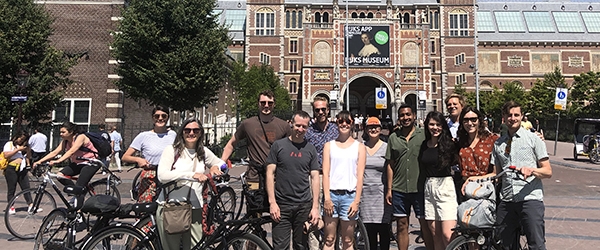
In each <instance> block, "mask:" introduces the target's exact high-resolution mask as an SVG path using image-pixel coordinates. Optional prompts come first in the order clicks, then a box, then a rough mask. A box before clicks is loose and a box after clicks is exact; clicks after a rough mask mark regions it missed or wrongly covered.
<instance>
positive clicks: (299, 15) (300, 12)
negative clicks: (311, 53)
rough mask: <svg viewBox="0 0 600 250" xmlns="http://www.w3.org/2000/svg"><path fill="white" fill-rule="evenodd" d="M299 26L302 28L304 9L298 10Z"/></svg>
mask: <svg viewBox="0 0 600 250" xmlns="http://www.w3.org/2000/svg"><path fill="white" fill-rule="evenodd" d="M298 28H302V11H298Z"/></svg>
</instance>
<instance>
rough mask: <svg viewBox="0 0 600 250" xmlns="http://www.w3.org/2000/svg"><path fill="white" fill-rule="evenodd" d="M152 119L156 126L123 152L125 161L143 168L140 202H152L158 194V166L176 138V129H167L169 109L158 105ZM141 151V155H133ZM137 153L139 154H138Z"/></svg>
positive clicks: (139, 136)
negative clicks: (165, 150) (163, 153)
mask: <svg viewBox="0 0 600 250" xmlns="http://www.w3.org/2000/svg"><path fill="white" fill-rule="evenodd" d="M152 119H153V120H154V128H153V129H152V130H150V131H145V132H141V133H140V134H138V135H137V136H136V137H135V138H134V139H133V142H131V145H130V146H129V148H128V149H127V151H126V152H125V154H123V158H122V159H121V160H123V161H124V162H129V163H135V164H137V165H138V166H139V167H141V168H143V170H142V174H141V175H140V178H141V181H140V190H139V192H138V197H135V198H136V199H137V201H138V202H142V203H143V202H151V201H152V200H154V196H156V181H155V178H156V166H157V165H158V162H159V161H160V158H161V155H162V152H163V150H164V149H165V148H166V147H167V146H169V145H172V144H173V141H174V140H175V136H176V133H175V131H172V130H168V129H167V122H168V121H169V109H168V108H164V107H161V106H156V107H155V108H154V109H153V110H152ZM137 152H141V155H142V156H141V157H139V156H133V155H134V154H136V153H137ZM136 155H137V154H136Z"/></svg>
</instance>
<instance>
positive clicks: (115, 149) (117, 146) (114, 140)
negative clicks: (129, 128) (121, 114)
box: [110, 126, 123, 173]
mask: <svg viewBox="0 0 600 250" xmlns="http://www.w3.org/2000/svg"><path fill="white" fill-rule="evenodd" d="M110 130H111V132H110V146H111V148H112V156H111V157H113V159H115V164H117V168H118V170H117V171H119V173H120V172H122V170H121V143H122V142H123V138H122V137H121V134H120V133H119V132H118V131H117V126H112V127H111V129H110Z"/></svg>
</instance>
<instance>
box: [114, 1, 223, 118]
mask: <svg viewBox="0 0 600 250" xmlns="http://www.w3.org/2000/svg"><path fill="white" fill-rule="evenodd" d="M214 6H215V1H214V0H179V1H161V0H136V1H131V2H130V4H129V6H128V7H126V9H125V10H124V11H123V20H122V21H121V22H120V24H119V27H118V31H119V32H117V33H115V40H114V43H113V44H112V47H113V48H114V50H113V55H114V57H115V58H117V59H118V60H119V62H120V64H119V65H118V67H117V73H118V74H119V75H120V76H121V77H122V78H121V79H120V80H119V81H117V82H116V85H117V86H118V87H120V88H121V89H122V90H123V91H124V92H125V94H126V95H127V96H128V97H130V98H133V99H134V100H139V99H146V100H148V101H149V102H150V103H151V104H155V105H163V106H168V107H171V108H173V109H175V110H191V109H193V108H196V107H202V106H204V105H205V104H208V103H210V102H211V98H212V97H214V96H215V95H217V93H218V91H219V89H220V88H221V87H222V86H223V83H224V81H225V79H226V77H227V75H228V70H227V66H226V65H227V64H228V63H227V62H228V61H227V60H228V59H227V57H226V56H225V50H226V49H227V45H229V44H230V38H229V37H228V35H227V29H226V28H225V27H224V26H223V25H222V24H220V23H219V19H218V15H215V14H213V13H212V12H213V8H214Z"/></svg>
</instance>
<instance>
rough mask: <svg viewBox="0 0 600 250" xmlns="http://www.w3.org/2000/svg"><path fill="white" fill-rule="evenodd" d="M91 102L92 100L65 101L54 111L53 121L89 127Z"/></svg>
mask: <svg viewBox="0 0 600 250" xmlns="http://www.w3.org/2000/svg"><path fill="white" fill-rule="evenodd" d="M91 102H92V100H91V99H65V100H63V101H62V102H60V104H59V105H58V106H57V107H56V108H55V109H54V114H53V119H52V120H54V121H58V122H60V123H62V122H64V121H70V122H73V123H77V124H79V125H81V124H85V125H89V124H90V112H91Z"/></svg>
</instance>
